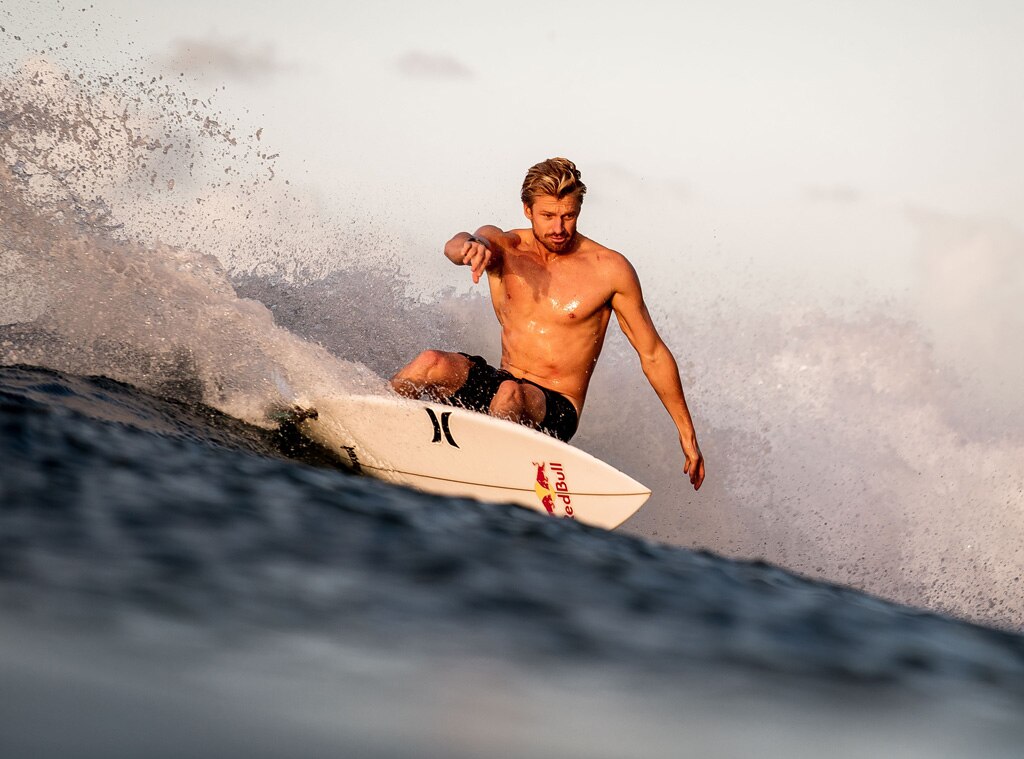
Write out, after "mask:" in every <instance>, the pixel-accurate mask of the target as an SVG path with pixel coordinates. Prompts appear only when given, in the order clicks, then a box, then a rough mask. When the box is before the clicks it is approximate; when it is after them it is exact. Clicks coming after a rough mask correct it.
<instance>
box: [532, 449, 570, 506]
mask: <svg viewBox="0 0 1024 759" xmlns="http://www.w3.org/2000/svg"><path fill="white" fill-rule="evenodd" d="M533 465H534V466H535V467H537V481H536V482H534V484H533V492H534V493H536V494H537V498H539V499H540V502H541V503H542V504H544V509H545V510H546V511H547V512H548V514H554V513H555V499H558V500H559V501H561V502H562V503H563V504H564V506H565V516H567V517H569V518H570V519H571V518H572V516H573V509H572V496H570V495H569V486H568V485H567V484H566V482H565V470H564V469H563V468H562V465H561V464H557V463H555V462H552V463H550V464H544V463H540V464H538V463H537V462H536V461H535V462H533ZM548 466H550V467H551V476H552V478H554V487H552V484H551V480H549V479H548V474H547V471H546V467H548Z"/></svg>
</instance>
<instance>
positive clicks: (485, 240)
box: [444, 225, 506, 283]
mask: <svg viewBox="0 0 1024 759" xmlns="http://www.w3.org/2000/svg"><path fill="white" fill-rule="evenodd" d="M505 234H506V233H505V232H503V231H502V230H500V229H498V227H495V226H491V225H487V226H483V227H480V229H478V230H477V231H476V232H475V233H474V234H470V233H469V232H459V233H458V234H456V235H455V236H454V237H453V238H452V239H450V240H449V241H448V242H447V243H446V244H445V246H444V255H445V258H447V259H448V260H449V261H451V262H452V263H453V264H456V265H457V266H470V267H472V269H473V282H474V283H477V282H479V281H480V277H481V276H483V273H484V272H485V271H486V270H487V269H489V268H493V267H494V266H497V265H498V263H499V262H500V259H501V248H502V243H503V242H504V237H505Z"/></svg>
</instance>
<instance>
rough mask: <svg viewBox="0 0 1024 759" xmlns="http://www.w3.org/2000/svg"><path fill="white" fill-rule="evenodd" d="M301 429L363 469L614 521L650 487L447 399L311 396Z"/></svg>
mask: <svg viewBox="0 0 1024 759" xmlns="http://www.w3.org/2000/svg"><path fill="white" fill-rule="evenodd" d="M309 405H310V406H312V407H313V408H315V409H316V411H317V416H316V418H309V419H305V420H304V421H302V422H301V424H300V429H301V430H302V432H303V433H304V434H305V435H307V436H308V437H310V438H311V439H312V440H314V441H316V442H318V443H320V444H321V445H324V446H326V447H328V448H329V449H330V450H332V451H333V452H335V453H336V454H337V455H338V456H339V457H340V458H341V460H342V461H343V462H347V463H348V464H349V465H350V466H351V467H352V468H353V469H354V470H356V471H357V472H360V473H362V474H367V475H370V476H372V477H377V478H379V479H382V480H386V481H388V482H394V483H398V484H401V485H407V486H410V487H414V488H417V489H419V490H424V491H427V492H430V493H436V494H439V495H447V496H456V497H467V498H476V499H478V500H484V501H495V502H512V503H516V504H519V505H520V506H525V507H527V508H530V509H534V510H536V511H540V512H543V513H546V514H550V515H552V516H556V517H567V518H571V519H576V520H578V521H580V522H583V523H585V524H589V525H594V526H597V527H604V528H606V529H613V528H615V527H618V526H619V525H620V524H622V523H623V522H624V521H625V520H626V519H628V518H629V517H631V516H632V515H633V514H635V513H636V511H637V510H638V509H639V508H640V507H641V506H643V504H644V502H646V501H647V499H648V498H649V497H650V495H651V491H650V490H649V489H648V488H646V487H644V486H643V485H641V484H640V483H639V482H637V481H636V480H634V479H633V478H632V477H629V476H628V475H626V474H623V473H622V472H620V471H619V470H617V469H616V468H615V467H613V466H611V465H610V464H606V463H605V462H603V461H601V460H600V459H598V458H596V457H594V456H592V455H590V454H589V453H587V452H586V451H582V450H580V449H579V448H575V447H573V446H571V445H568V444H567V443H563V442H562V441H560V440H557V439H555V438H553V437H550V436H548V435H545V434H543V433H541V432H537V431H536V430H532V429H529V428H527V427H523V426H522V425H519V424H514V423H512V422H508V421H504V420H501V419H495V418H494V417H491V416H487V415H486V414H479V413H476V412H474V411H469V410H466V409H461V408H455V407H453V406H446V405H444V404H441V403H426V402H422V401H414V400H408V399H405V398H399V397H396V396H379V395H338V396H331V397H324V398H316V399H312V400H311V401H310V404H309Z"/></svg>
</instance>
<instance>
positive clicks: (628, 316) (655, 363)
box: [611, 258, 704, 490]
mask: <svg viewBox="0 0 1024 759" xmlns="http://www.w3.org/2000/svg"><path fill="white" fill-rule="evenodd" d="M614 288H615V292H614V294H613V295H612V300H611V305H612V310H614V311H615V316H616V318H617V319H618V320H619V326H621V327H622V331H623V333H624V334H625V335H626V338H627V339H628V340H629V343H630V345H632V346H633V348H634V349H635V350H636V352H637V355H639V356H640V366H641V367H642V368H643V370H644V375H645V376H646V377H647V381H648V382H650V383H651V387H653V388H654V391H655V392H656V393H657V394H658V398H660V399H661V402H662V404H664V406H665V409H666V410H667V411H668V413H669V415H670V416H671V417H672V421H673V422H675V425H676V429H677V430H678V431H679V444H680V446H681V447H682V449H683V454H684V455H685V456H686V464H685V465H684V466H683V471H684V472H685V473H686V474H688V475H689V477H690V483H691V484H692V485H693V489H694V490H699V489H700V486H701V483H702V482H704V456H703V455H702V454H701V452H700V446H699V445H698V444H697V433H696V432H695V431H694V429H693V419H691V417H690V410H689V408H687V406H686V397H685V396H684V394H683V383H682V380H681V379H680V378H679V367H678V365H677V364H676V360H675V357H674V356H673V355H672V351H670V350H669V348H668V346H667V345H665V341H664V340H662V339H661V336H660V335H659V334H658V330H657V329H655V327H654V322H653V321H651V315H650V313H649V312H648V310H647V304H646V303H645V302H644V297H643V292H642V290H641V288H640V280H639V278H638V277H637V275H636V271H635V270H634V269H633V267H632V265H631V264H630V263H629V262H628V261H626V259H625V258H623V259H622V261H621V267H620V271H618V273H617V275H616V278H615V282H614Z"/></svg>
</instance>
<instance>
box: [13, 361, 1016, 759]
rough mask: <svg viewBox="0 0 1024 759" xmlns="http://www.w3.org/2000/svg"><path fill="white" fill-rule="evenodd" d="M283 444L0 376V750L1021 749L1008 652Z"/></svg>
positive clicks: (1007, 752)
mask: <svg viewBox="0 0 1024 759" xmlns="http://www.w3.org/2000/svg"><path fill="white" fill-rule="evenodd" d="M297 442H298V441H297V440H296V439H295V438H294V437H291V436H289V435H288V434H286V433H280V432H275V431H266V430H262V429H259V428H255V427H251V426H249V425H246V424H243V423H241V422H238V421H236V420H234V419H232V418H231V417H227V416H225V415H223V414H221V413H220V412H217V411H214V410H212V409H210V408H207V407H205V406H199V405H194V406H189V405H184V404H181V403H179V402H176V401H168V400H163V399H161V398H158V397H156V396H153V395H150V394H147V393H145V392H143V391H140V390H138V389H135V388H132V387H130V386H128V385H122V384H120V383H117V382H114V381H111V380H107V379H102V378H85V377H77V376H69V375H64V374H60V373H56V372H52V371H48V370H43V369H38V368H34V367H2V368H0V724H2V725H3V729H2V736H3V737H0V748H2V747H4V746H6V748H4V750H3V755H4V756H12V757H13V756H26V757H27V756H36V757H38V756H68V755H72V756H89V757H92V756H96V757H100V756H106V757H110V756H137V755H146V756H183V755H195V756H236V755H249V756H278V755H283V754H288V755H292V756H306V755H309V756H312V755H324V754H325V752H330V753H331V755H361V756H478V755H508V756H584V755H586V756H642V755H645V756H651V755H655V756H660V755H686V756H708V755H711V754H714V755H719V756H743V755H749V754H750V753H752V752H754V751H757V752H758V753H759V754H762V755H768V756H800V755H807V756H816V755H820V754H821V751H822V750H823V749H822V746H823V743H822V742H828V744H829V748H828V752H827V753H829V754H831V755H834V756H878V755H886V754H894V753H896V751H897V750H898V751H900V752H901V753H902V754H903V755H908V756H937V755H943V756H1019V755H1020V747H1021V746H1022V745H1024V744H1022V742H1021V741H1022V739H1024V721H1021V720H1020V719H1019V714H1020V713H1021V709H1022V708H1024V638H1022V637H1020V636H1018V635H1015V634H1012V633H1007V632H1001V631H995V630H991V629H986V628H983V627H978V626H973V625H970V624H966V623H962V622H958V621H954V620H951V619H946V618H943V617H940V616H936V615H933V614H928V613H923V612H918V611H915V610H913V609H909V608H905V607H900V606H896V605H893V604H890V603H887V602H883V601H880V600H877V599H874V598H871V597H868V596H865V595H862V594H860V593H857V592H854V591H851V590H847V589H843V588H840V587H834V586H829V585H825V584H820V583H815V582H810V581H807V580H803V579H800V578H798V577H796V576H793V575H791V574H788V573H786V572H784V571H782V570H779V569H777V568H773V567H771V566H768V565H764V564H758V563H741V562H736V561H731V560H727V559H722V558H719V557H716V556H713V555H710V554H706V553H694V552H691V551H687V550H683V549H679V548H674V547H668V546H664V545H658V544H655V543H652V542H648V541H645V540H642V539H638V538H635V537H631V536H626V535H622V534H615V533H609V532H605V531H602V530H597V529H592V528H587V527H584V526H581V525H578V524H575V523H571V522H565V521H556V520H553V519H550V518H548V517H545V516H543V515H540V514H536V513H533V512H530V511H526V510H523V509H519V508H516V507H513V506H506V505H497V504H481V503H477V502H473V501H468V500H461V499H447V498H439V497H434V496H428V495H424V494H420V493H416V492H413V491H410V490H405V489H402V488H398V487H394V486H390V485H387V484H383V483H379V482H376V481H373V480H369V479H365V478H361V477H355V476H352V475H350V474H348V473H346V472H344V471H341V470H340V469H334V468H331V467H330V466H326V465H325V464H327V461H326V460H325V458H324V456H323V454H322V452H318V451H317V450H315V449H311V448H308V447H305V448H304V447H302V446H301V445H297ZM314 464H319V466H314Z"/></svg>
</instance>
